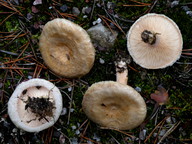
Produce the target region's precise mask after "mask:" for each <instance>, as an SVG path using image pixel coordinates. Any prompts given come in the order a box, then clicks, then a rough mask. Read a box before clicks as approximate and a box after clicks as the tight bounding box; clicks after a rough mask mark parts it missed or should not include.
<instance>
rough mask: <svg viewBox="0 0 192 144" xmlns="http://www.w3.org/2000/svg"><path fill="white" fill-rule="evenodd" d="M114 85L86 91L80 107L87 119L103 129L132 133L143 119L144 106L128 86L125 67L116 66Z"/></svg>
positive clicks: (122, 64) (109, 83) (100, 84)
mask: <svg viewBox="0 0 192 144" xmlns="http://www.w3.org/2000/svg"><path fill="white" fill-rule="evenodd" d="M116 67H117V68H116V72H117V74H116V76H117V82H115V81H103V82H98V83H95V84H93V85H91V87H89V88H88V90H87V91H86V93H85V95H84V97H83V102H82V107H83V111H84V112H85V114H86V115H87V117H88V118H89V119H91V120H92V121H94V122H95V123H97V124H99V125H100V126H102V127H106V128H115V129H120V130H128V129H133V128H135V127H137V126H138V125H140V124H141V123H142V122H143V121H144V119H145V116H146V112H147V110H146V104H145V101H144V99H143V98H142V97H141V95H140V94H139V93H138V92H137V91H136V90H135V89H133V88H132V87H131V86H128V85H127V80H128V78H127V75H128V70H127V64H126V62H124V61H122V60H120V61H117V63H116Z"/></svg>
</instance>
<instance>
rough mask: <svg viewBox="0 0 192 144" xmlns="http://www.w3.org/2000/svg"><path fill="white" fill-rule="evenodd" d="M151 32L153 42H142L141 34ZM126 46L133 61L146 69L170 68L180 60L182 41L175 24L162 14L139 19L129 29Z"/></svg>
mask: <svg viewBox="0 0 192 144" xmlns="http://www.w3.org/2000/svg"><path fill="white" fill-rule="evenodd" d="M144 31H147V32H152V33H153V34H154V35H155V41H153V42H151V44H149V43H147V42H144V40H143V39H142V38H141V34H142V33H143V32H144ZM127 46H128V51H129V53H130V55H131V56H132V57H133V60H134V61H135V62H136V63H137V64H139V65H140V66H142V67H144V68H147V69H158V68H165V67H167V66H171V65H172V64H173V63H174V62H175V61H176V60H178V59H179V58H180V55H181V52H182V47H183V39H182V35H181V32H180V30H179V28H178V26H177V25H176V23H175V22H174V21H173V20H171V19H170V18H168V17H166V16H165V15H162V14H154V13H151V14H146V15H144V16H142V17H140V18H139V19H138V20H137V21H136V22H135V23H134V24H133V25H132V26H131V28H130V30H129V32H128V35H127Z"/></svg>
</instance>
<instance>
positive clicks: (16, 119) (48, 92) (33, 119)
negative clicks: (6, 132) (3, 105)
mask: <svg viewBox="0 0 192 144" xmlns="http://www.w3.org/2000/svg"><path fill="white" fill-rule="evenodd" d="M62 105H63V104H62V95H61V93H60V91H59V89H58V88H57V87H56V86H55V85H54V84H53V83H51V82H49V81H47V80H44V79H39V78H36V79H30V80H28V81H25V82H22V83H21V84H19V85H18V86H17V87H16V89H15V91H14V92H13V94H12V96H11V97H10V99H9V101H8V114H9V117H10V119H11V120H12V122H13V123H14V124H15V125H16V126H17V127H18V128H20V129H22V130H24V131H27V132H39V131H42V130H44V129H46V128H48V127H51V126H52V125H53V124H54V123H55V122H56V121H57V119H58V118H59V116H60V114H61V111H62Z"/></svg>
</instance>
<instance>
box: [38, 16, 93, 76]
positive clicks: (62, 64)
mask: <svg viewBox="0 0 192 144" xmlns="http://www.w3.org/2000/svg"><path fill="white" fill-rule="evenodd" d="M39 48H40V52H41V55H42V57H43V60H44V61H45V64H46V65H47V66H48V67H49V68H50V70H51V71H53V72H54V73H56V74H58V75H60V76H63V77H67V78H79V77H82V76H84V75H85V74H87V73H88V72H89V71H90V69H91V68H92V66H93V63H94V60H95V49H94V47H93V45H92V43H91V39H90V37H89V35H88V34H87V32H86V31H85V30H84V29H83V28H82V27H80V26H79V25H77V24H75V23H73V22H71V21H69V20H66V19H62V18H56V19H54V20H52V21H50V22H48V23H46V24H45V26H44V28H43V31H42V33H41V36H40V39H39Z"/></svg>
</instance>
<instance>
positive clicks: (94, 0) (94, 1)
mask: <svg viewBox="0 0 192 144" xmlns="http://www.w3.org/2000/svg"><path fill="white" fill-rule="evenodd" d="M95 4H96V0H93V7H92V11H91V16H90V20H91V19H92V18H93V12H94V10H95Z"/></svg>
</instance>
